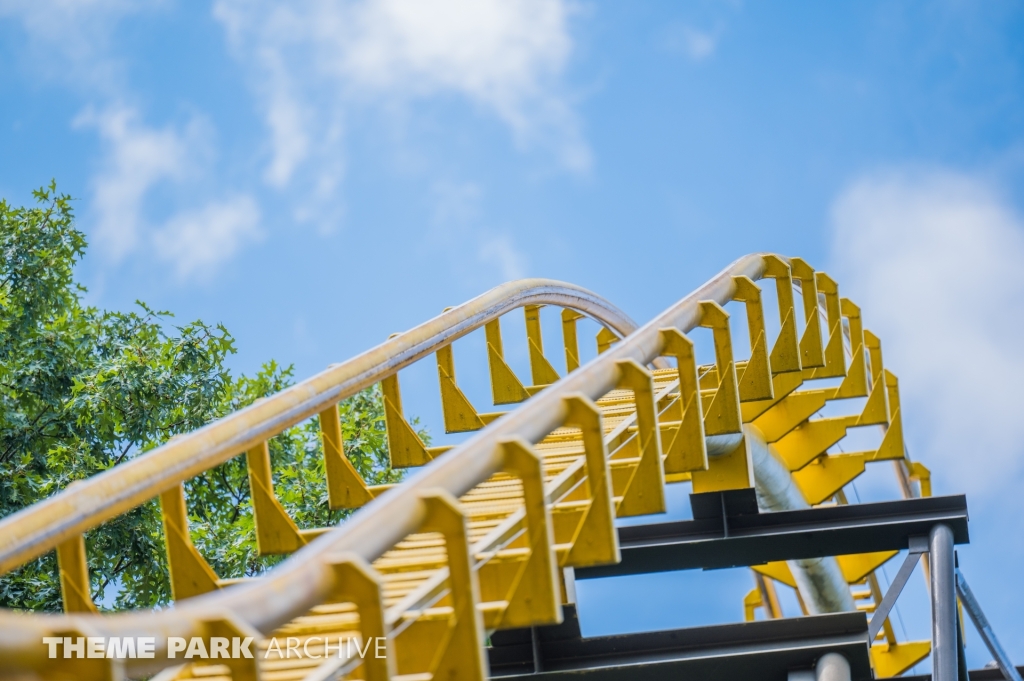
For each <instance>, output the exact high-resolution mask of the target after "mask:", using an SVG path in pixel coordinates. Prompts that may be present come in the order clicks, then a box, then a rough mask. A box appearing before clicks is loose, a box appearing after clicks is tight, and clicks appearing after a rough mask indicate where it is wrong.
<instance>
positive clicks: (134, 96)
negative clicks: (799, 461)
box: [0, 0, 1024, 666]
mask: <svg viewBox="0 0 1024 681" xmlns="http://www.w3.org/2000/svg"><path fill="white" fill-rule="evenodd" d="M1022 35H1024V10H1022V8H1021V6H1020V5H1019V4H1018V3H1012V2H996V1H992V2H986V3H967V2H933V3H910V2H877V3H876V2H857V3H853V2H833V3H809V2H806V3H773V4H769V3H759V4H755V3H744V2H738V1H737V2H694V3H686V4H683V3H667V2H666V3H655V2H633V3H611V2H597V1H590V2H584V1H582V0H581V1H577V2H568V1H566V0H523V1H522V2H497V1H493V2H474V3H469V2H459V1H457V0H444V1H438V2H434V3H415V2H408V1H405V0H362V1H360V2H338V3H326V2H309V3H303V4H301V5H297V6H289V5H286V4H274V3H269V2H251V3H247V2H242V1H241V0H219V1H218V2H214V3H212V4H209V3H183V2H174V1H172V0H165V1H157V2H150V3H144V2H130V1H128V0H88V1H81V2H70V1H68V0H63V1H59V0H45V1H44V0H34V1H25V2H22V1H18V0H0V93H2V96H0V195H2V196H4V197H6V198H7V199H8V200H9V201H13V202H16V203H18V202H27V201H28V200H29V192H30V190H31V189H33V188H34V187H38V186H40V185H42V184H44V183H46V182H48V181H49V179H50V178H51V177H55V178H56V179H57V181H58V183H59V185H60V187H61V188H62V189H63V190H64V191H67V192H70V193H71V194H73V195H74V196H75V197H77V198H78V199H79V202H78V204H77V205H78V215H79V222H80V225H81V226H82V227H83V228H84V229H85V231H86V232H87V233H88V234H89V237H90V242H91V247H90V251H89V254H88V257H87V258H86V260H85V261H84V262H83V263H82V265H81V268H80V276H81V278H82V280H83V281H84V282H85V283H86V284H87V285H88V287H89V289H90V293H89V299H90V301H91V302H93V303H95V304H97V305H101V306H104V307H109V308H122V309H123V308H128V307H130V306H131V305H132V303H133V301H134V300H135V299H143V300H145V301H146V302H147V303H149V304H150V305H152V306H154V307H157V308H161V309H169V310H173V311H174V312H175V313H176V314H177V315H178V317H179V318H180V319H182V320H189V319H193V318H202V319H204V320H207V321H211V322H212V321H222V322H224V323H225V324H226V325H227V327H228V328H229V329H230V330H231V331H232V333H233V334H234V335H235V336H236V338H237V340H238V348H239V353H238V355H237V356H236V357H235V358H234V360H233V366H234V368H235V369H236V370H238V371H253V370H254V369H255V368H256V367H258V366H259V364H260V363H261V362H263V361H264V360H266V359H269V358H275V359H277V360H279V361H282V362H285V363H294V364H295V366H296V373H297V375H298V376H299V377H304V376H307V375H310V374H312V373H314V372H315V371H317V370H319V369H321V368H323V367H324V366H326V365H327V364H328V363H331V362H336V361H340V360H343V359H345V358H348V357H350V356H352V355H354V354H356V353H357V352H359V351H361V350H364V349H366V348H368V347H370V346H372V345H375V344H376V343H378V342H380V341H381V340H383V339H384V338H385V337H386V336H387V335H388V334H389V333H392V332H394V331H398V330H402V329H406V328H409V327H410V326H413V325H415V324H417V323H419V322H421V321H423V320H425V319H427V318H429V317H431V316H433V315H434V314H436V313H437V312H439V311H440V310H441V309H442V308H443V307H445V306H448V305H454V304H457V303H459V302H462V301H464V300H466V299H468V298H470V297H472V296H474V295H476V294H478V293H480V292H482V291H483V290H486V289H487V288H489V287H491V286H493V285H496V284H498V283H501V282H503V281H505V280H508V279H512V278H517V277H522V276H545V277H552V278H557V279H563V280H567V281H571V282H574V283H577V284H580V285H583V286H586V287H589V288H591V289H592V290H594V291H596V292H598V293H600V294H602V295H604V296H606V297H607V298H609V299H610V300H612V301H613V302H615V303H616V304H618V305H619V306H620V307H622V308H623V309H625V310H626V311H627V312H629V313H630V314H631V315H632V316H633V317H634V318H636V319H637V320H639V321H644V320H646V319H649V318H650V317H651V316H653V315H654V314H656V313H657V312H659V311H661V310H662V309H664V308H665V307H666V306H667V305H668V304H670V303H671V302H673V301H675V300H676V299H678V298H680V297H682V296H683V295H685V294H686V293H687V292H688V291H690V290H691V289H692V288H694V287H695V286H696V285H698V284H700V283H701V282H703V281H704V280H705V279H706V278H708V277H709V276H711V275H713V274H714V273H715V272H717V271H718V270H720V269H721V268H722V267H724V266H725V265H726V264H728V263H729V262H731V261H732V260H734V259H735V258H736V257H738V256H740V255H742V254H744V253H747V252H751V251H757V250H770V251H775V252H779V253H783V254H787V255H799V256H802V257H804V258H806V259H807V260H808V261H809V262H811V263H812V264H813V265H815V266H816V267H819V268H822V269H826V270H827V271H829V272H830V273H832V274H834V275H836V277H837V279H838V281H839V283H840V289H841V292H842V293H843V294H844V295H848V296H850V297H851V298H853V299H854V300H855V301H856V302H858V303H859V304H860V305H861V306H862V307H863V309H864V315H865V322H866V324H867V326H868V327H869V328H871V329H873V330H875V331H876V332H878V333H879V335H880V336H881V337H882V339H883V342H884V343H885V348H886V358H887V365H888V366H890V367H891V368H892V369H893V370H894V371H895V372H896V373H897V374H898V375H899V376H900V378H901V388H902V391H903V395H904V410H905V419H906V423H907V427H908V443H909V446H910V449H911V452H912V454H913V456H914V457H915V458H916V459H919V460H921V461H923V462H925V463H926V465H928V466H930V467H931V468H932V470H933V471H934V473H935V486H936V492H937V493H954V492H966V493H968V494H969V500H970V504H971V509H972V537H973V542H972V544H971V546H970V547H967V548H965V549H964V550H963V551H961V560H962V564H963V565H964V566H965V570H966V571H967V575H968V578H969V579H971V580H972V581H973V582H974V583H975V588H976V591H977V592H978V595H979V597H980V598H981V600H982V603H983V604H984V605H985V606H986V608H987V609H988V611H989V615H990V618H991V619H992V620H993V623H994V624H995V626H996V628H997V630H998V632H999V633H1000V635H1001V636H1002V637H1003V640H1004V643H1005V644H1006V646H1007V648H1009V649H1010V650H1011V651H1013V653H1014V654H1015V656H1016V659H1017V661H1018V663H1024V623H1022V622H1021V619H1020V617H1019V607H1020V606H1021V605H1022V604H1024V589H1022V587H1021V586H1020V582H1019V579H1017V578H1016V575H1017V574H1019V568H1018V567H1017V566H1019V565H1021V564H1022V561H1024V540H1022V539H1021V537H1022V536H1024V531H1022V527H1021V521H1020V518H1021V517H1022V514H1024V501H1022V495H1020V494H1019V492H1018V490H1019V489H1020V485H1021V484H1024V464H1022V463H1021V461H1022V456H1021V455H1022V453H1024V452H1022V450H1024V447H1022V446H1021V444H1020V443H1021V441H1022V436H1024V419H1021V418H1020V416H1019V412H1020V406H1021V399H1022V398H1021V392H1020V389H1019V386H1020V385H1021V384H1022V382H1024V358H1022V357H1021V356H1020V352H1019V344H1017V343H1015V340H1016V339H1017V338H1019V337H1020V333H1021V332H1022V331H1024V328H1022V326H1024V322H1022V321H1021V320H1022V319H1024V315H1022V313H1024V297H1022V296H1021V295H1020V294H1022V293H1024V276H1022V275H1021V274H1020V273H1019V270H1020V267H1019V263H1020V262H1021V258H1022V257H1024V217H1022V213H1021V211H1022V205H1024V190H1022V187H1024V184H1022V179H1024V73H1022V66H1024V41H1021V40H1020V36H1022ZM550 342H555V339H554V338H553V339H552V340H551V341H550ZM424 376H429V371H428V372H427V373H426V374H424ZM475 376H476V374H474V373H473V372H470V376H469V380H471V381H472V380H475ZM403 380H404V379H403ZM428 383H429V381H428V380H427V379H426V378H422V380H420V379H417V378H416V377H415V376H413V377H411V379H410V383H409V385H410V387H409V388H408V390H409V392H410V395H411V396H412V398H414V401H413V403H412V404H410V407H409V409H410V410H411V411H415V412H417V413H422V414H423V415H424V417H425V419H426V421H427V423H428V425H429V424H431V423H433V422H436V406H435V404H436V398H435V397H434V396H433V394H432V393H431V391H432V390H436V387H430V389H429V390H428ZM886 472H887V471H886ZM879 484H881V483H879ZM863 486H864V492H865V494H866V495H870V494H871V490H874V489H882V488H881V487H879V486H878V485H873V484H872V483H870V481H865V482H864V483H863ZM680 499H681V501H680V503H681V504H682V505H683V506H685V497H684V496H681V497H680ZM894 569H895V566H892V570H894ZM892 570H890V571H892ZM701 579H706V580H707V581H705V582H701V581H700V580H701ZM673 580H674V581H673ZM673 580H670V581H668V582H662V583H661V587H659V591H658V592H655V591H654V590H653V585H652V584H650V583H641V582H634V583H632V584H631V585H617V586H613V585H606V587H605V591H601V590H600V588H599V586H594V587H593V588H592V590H591V591H590V592H585V593H584V598H586V597H588V593H589V594H590V595H589V597H590V599H591V600H590V603H591V604H592V605H590V606H588V604H587V603H585V604H584V614H585V615H586V616H587V617H588V618H589V619H588V622H589V624H588V626H590V627H592V629H591V630H592V631H598V630H601V631H611V630H615V629H616V628H618V629H623V628H630V629H632V628H636V627H637V626H640V624H638V623H630V622H627V621H626V618H624V617H621V616H620V612H618V611H617V610H616V608H615V607H614V606H610V607H603V606H601V603H602V602H604V603H606V604H613V603H615V602H616V601H615V600H614V598H620V599H625V601H627V602H635V603H640V602H650V603H651V609H650V611H649V612H647V613H646V614H645V617H646V619H645V620H643V622H646V623H647V624H650V625H651V626H652V627H660V626H677V625H680V624H695V623H698V622H700V621H708V622H710V621H730V620H735V619H738V618H739V617H741V614H742V611H741V608H740V599H741V598H742V596H743V593H744V592H745V591H746V589H747V588H749V586H750V581H749V577H748V576H747V575H746V574H745V573H742V572H740V573H736V574H735V575H734V576H729V574H728V573H721V574H717V575H711V576H708V575H679V576H675V577H674V578H673ZM917 581H920V580H917ZM645 589H646V593H649V594H654V593H659V596H658V598H657V599H652V598H648V600H647V601H643V600H642V599H643V598H644V594H645ZM666 592H667V593H670V594H672V595H671V597H666V596H665V595H664V594H665V593H666ZM695 593H700V598H697V597H696V596H694V595H693V594H695ZM922 593H923V588H922ZM666 598H668V600H666ZM907 598H908V600H907V605H906V606H904V612H903V614H904V618H905V619H906V620H908V622H907V626H908V628H914V625H913V624H912V622H910V620H914V621H919V623H923V626H924V628H921V627H917V628H916V631H917V632H918V636H919V637H923V636H926V635H927V628H926V617H927V614H926V610H925V606H924V603H925V601H924V600H923V596H922V595H920V594H919V595H918V596H916V597H915V596H914V594H908V595H907ZM665 603H671V605H665ZM637 610H639V608H637ZM702 618H703V619H702ZM969 643H970V645H969V655H970V658H971V660H972V664H974V665H975V666H978V665H981V664H983V663H984V662H986V661H987V660H988V657H987V655H986V654H985V652H984V651H983V650H982V645H981V644H980V641H978V639H977V638H976V637H974V636H973V635H972V637H971V638H970V639H969Z"/></svg>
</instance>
